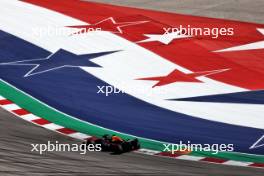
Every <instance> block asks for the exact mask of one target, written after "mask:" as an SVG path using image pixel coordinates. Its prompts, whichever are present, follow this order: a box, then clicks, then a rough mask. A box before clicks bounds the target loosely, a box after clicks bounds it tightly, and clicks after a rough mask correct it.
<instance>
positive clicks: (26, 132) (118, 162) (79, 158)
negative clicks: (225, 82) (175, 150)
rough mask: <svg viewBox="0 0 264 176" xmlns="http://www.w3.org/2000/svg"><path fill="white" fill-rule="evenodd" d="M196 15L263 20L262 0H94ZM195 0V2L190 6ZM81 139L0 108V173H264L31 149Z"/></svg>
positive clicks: (135, 156) (66, 175)
mask: <svg viewBox="0 0 264 176" xmlns="http://www.w3.org/2000/svg"><path fill="white" fill-rule="evenodd" d="M93 1H97V2H107V3H115V4H120V5H128V6H134V7H141V8H152V9H157V10H164V11H171V12H175V13H183V14H193V15H198V16H208V17H219V18H225V19H236V20H241V21H249V22H258V23H263V19H264V10H263V9H264V0H254V1H253V0H222V1H219V0H93ZM194 4H195V6H194ZM48 140H50V141H53V143H54V142H55V141H59V142H60V143H80V141H77V140H73V139H71V138H68V137H65V136H62V135H59V134H57V133H54V132H51V131H49V130H46V129H43V128H41V127H37V126H35V125H33V124H30V123H29V122H26V121H24V120H22V119H19V118H17V117H15V116H14V115H12V114H10V113H8V112H6V111H3V110H2V109H0V176H17V175H25V176H28V175H30V176H44V175H45V176H46V175H47V176H54V175H58V176H62V175H63V176H70V175H74V176H75V175H76V176H77V175H78V176H79V175H80V176H82V175H83V176H84V175H85V176H86V175H141V176H147V175H178V176H249V175H250V176H263V169H252V168H243V167H235V166H223V165H216V164H207V163H198V162H192V161H182V160H174V159H168V158H161V157H154V156H146V155H141V154H135V153H127V154H124V155H110V154H108V153H97V152H89V153H88V154H86V155H80V154H79V153H77V152H51V153H47V154H45V155H39V154H38V153H36V152H31V145H30V144H31V143H47V141H48Z"/></svg>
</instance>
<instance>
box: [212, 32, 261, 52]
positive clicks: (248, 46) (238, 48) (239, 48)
mask: <svg viewBox="0 0 264 176" xmlns="http://www.w3.org/2000/svg"><path fill="white" fill-rule="evenodd" d="M257 30H258V31H259V32H260V33H261V34H263V35H264V28H263V29H260V28H258V29H257ZM256 49H264V40H263V41H258V42H254V43H249V44H245V45H240V46H235V47H231V48H226V49H222V50H217V51H215V52H229V51H244V50H256Z"/></svg>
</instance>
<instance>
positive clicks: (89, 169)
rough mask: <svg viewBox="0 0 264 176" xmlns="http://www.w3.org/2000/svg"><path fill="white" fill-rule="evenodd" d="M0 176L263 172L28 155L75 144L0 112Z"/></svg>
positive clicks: (149, 160)
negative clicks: (49, 146) (41, 148)
mask: <svg viewBox="0 0 264 176" xmlns="http://www.w3.org/2000/svg"><path fill="white" fill-rule="evenodd" d="M0 126H1V127H0V176H20V175H24V176H54V175H57V176H70V175H74V176H75V175H76V176H77V175H78V176H79V175H80V176H86V175H108V176H109V175H124V176H125V175H139V176H147V175H164V176H165V175H178V176H249V175H254V176H263V169H253V168H242V167H235V166H223V165H216V164H207V163H198V162H193V161H183V160H175V159H169V158H162V157H155V156H146V155H142V154H136V153H127V154H123V155H111V154H109V153H102V152H88V153H87V154H86V155H81V154H79V152H49V153H46V154H43V155H40V154H39V153H38V152H31V149H32V146H31V144H46V143H47V141H48V140H49V141H51V142H52V143H53V144H54V143H55V142H56V141H59V143H63V144H66V143H69V144H73V143H77V144H80V143H81V141H78V140H74V139H71V138H68V137H65V136H62V135H60V134H57V133H55V132H52V131H49V130H46V129H44V128H41V127H38V126H36V125H33V124H31V123H29V122H26V121H24V120H23V119H20V118H18V117H16V116H14V115H12V114H10V113H9V112H6V111H4V110H2V109H0Z"/></svg>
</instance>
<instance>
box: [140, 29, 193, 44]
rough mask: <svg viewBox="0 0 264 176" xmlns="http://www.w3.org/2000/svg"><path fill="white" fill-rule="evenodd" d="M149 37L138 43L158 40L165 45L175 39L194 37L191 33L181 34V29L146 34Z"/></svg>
mask: <svg viewBox="0 0 264 176" xmlns="http://www.w3.org/2000/svg"><path fill="white" fill-rule="evenodd" d="M144 35H145V36H147V37H148V39H145V40H142V41H139V42H137V43H145V42H154V41H158V42H161V43H163V44H165V45H168V44H170V43H171V42H172V41H173V40H174V39H182V38H189V37H192V36H190V35H184V34H181V31H177V32H171V33H165V34H144Z"/></svg>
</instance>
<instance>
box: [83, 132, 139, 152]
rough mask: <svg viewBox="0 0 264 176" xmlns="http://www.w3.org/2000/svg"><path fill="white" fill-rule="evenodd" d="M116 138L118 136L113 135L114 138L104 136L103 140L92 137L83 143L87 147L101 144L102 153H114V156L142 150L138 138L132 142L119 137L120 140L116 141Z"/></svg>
mask: <svg viewBox="0 0 264 176" xmlns="http://www.w3.org/2000/svg"><path fill="white" fill-rule="evenodd" d="M116 137H117V136H115V135H113V136H112V137H111V136H110V135H104V136H103V137H102V138H97V137H92V138H89V139H87V140H86V141H85V142H83V143H84V144H86V147H87V146H88V145H89V144H93V145H96V144H100V145H101V148H102V151H105V152H113V153H114V154H121V153H125V152H130V151H133V150H137V149H139V148H140V144H139V141H138V139H137V138H136V139H132V140H131V139H130V140H123V139H121V138H120V137H117V138H119V139H120V140H114V139H115V138H116Z"/></svg>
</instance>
